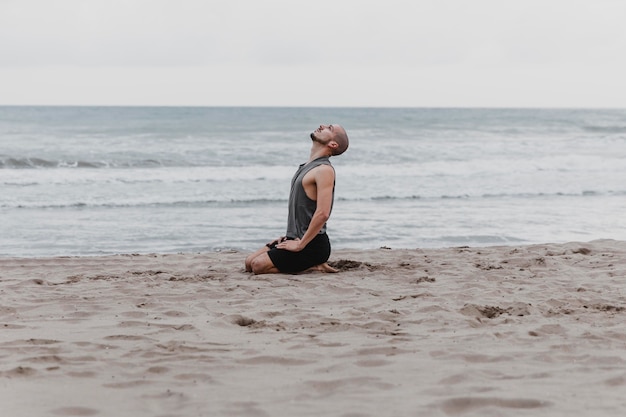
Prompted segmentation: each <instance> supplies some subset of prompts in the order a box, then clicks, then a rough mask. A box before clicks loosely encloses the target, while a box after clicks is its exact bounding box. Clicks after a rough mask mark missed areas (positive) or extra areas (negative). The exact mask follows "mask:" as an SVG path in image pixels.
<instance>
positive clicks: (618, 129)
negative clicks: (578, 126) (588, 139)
mask: <svg viewBox="0 0 626 417" xmlns="http://www.w3.org/2000/svg"><path fill="white" fill-rule="evenodd" d="M582 129H583V130H585V131H587V132H591V133H626V125H625V126H593V125H587V126H582Z"/></svg>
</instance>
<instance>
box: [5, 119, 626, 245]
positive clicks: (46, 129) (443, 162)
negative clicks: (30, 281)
mask: <svg viewBox="0 0 626 417" xmlns="http://www.w3.org/2000/svg"><path fill="white" fill-rule="evenodd" d="M326 123H339V124H342V125H343V126H344V127H345V128H346V130H347V131H348V133H349V136H350V140H351V144H350V149H349V150H348V151H347V152H346V153H345V154H344V155H342V156H340V157H335V158H332V162H333V165H334V166H335V169H336V173H337V181H336V199H335V205H334V208H333V213H332V216H331V219H330V220H329V223H328V233H329V236H330V238H331V242H332V244H333V248H335V249H337V248H355V249H369V248H379V247H390V248H418V247H448V246H465V245H469V246H485V245H510V244H528V243H544V242H567V241H589V240H593V239H600V238H610V239H621V240H626V216H625V215H624V213H626V110H601V109H440V108H437V109H428V108H404V109H387V108H386V109H375V108H245V107H241V108H238V107H228V108H203V107H190V108H185V107H0V216H1V217H0V219H1V220H0V256H24V257H32V256H56V255H98V254H113V253H152V252H160V253H172V252H203V251H218V250H228V249H235V250H242V251H249V250H254V249H256V248H258V247H260V246H261V245H263V244H264V243H266V242H267V241H269V240H272V239H274V238H276V237H278V236H281V235H282V234H284V232H285V228H286V217H287V199H288V194H289V183H290V179H291V176H292V175H293V173H294V172H295V170H296V169H297V167H298V165H299V164H301V163H303V162H306V161H307V160H308V157H309V151H310V147H311V140H310V137H309V135H310V133H311V132H312V131H313V130H314V129H316V128H317V127H318V126H319V125H320V124H326Z"/></svg>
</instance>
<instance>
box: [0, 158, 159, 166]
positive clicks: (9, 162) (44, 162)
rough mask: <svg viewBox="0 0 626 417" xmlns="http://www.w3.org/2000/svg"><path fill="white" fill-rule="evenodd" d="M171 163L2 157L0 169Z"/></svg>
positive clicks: (144, 160)
mask: <svg viewBox="0 0 626 417" xmlns="http://www.w3.org/2000/svg"><path fill="white" fill-rule="evenodd" d="M168 165H169V164H168V163H167V162H165V161H158V160H155V159H143V160H137V161H128V162H119V161H83V160H73V161H72V160H48V159H43V158H27V157H24V158H12V157H8V158H0V169H41V168H48V169H50V168H154V167H165V166H168Z"/></svg>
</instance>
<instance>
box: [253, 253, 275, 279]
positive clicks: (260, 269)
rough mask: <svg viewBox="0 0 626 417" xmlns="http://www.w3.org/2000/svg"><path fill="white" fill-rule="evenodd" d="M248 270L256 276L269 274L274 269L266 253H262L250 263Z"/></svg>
mask: <svg viewBox="0 0 626 417" xmlns="http://www.w3.org/2000/svg"><path fill="white" fill-rule="evenodd" d="M250 269H252V272H253V273H254V274H257V275H258V274H268V273H271V272H273V270H274V269H276V268H275V267H274V264H273V263H272V260H271V259H270V257H269V256H268V255H267V254H266V253H263V254H261V255H259V256H257V257H256V258H254V259H253V260H252V261H251V262H250Z"/></svg>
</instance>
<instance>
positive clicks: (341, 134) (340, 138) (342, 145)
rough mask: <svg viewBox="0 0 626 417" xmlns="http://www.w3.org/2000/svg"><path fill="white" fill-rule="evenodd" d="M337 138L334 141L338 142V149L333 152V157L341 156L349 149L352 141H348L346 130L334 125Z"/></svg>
mask: <svg viewBox="0 0 626 417" xmlns="http://www.w3.org/2000/svg"><path fill="white" fill-rule="evenodd" d="M333 127H334V133H335V137H334V138H333V140H334V141H335V142H337V145H338V146H337V148H336V149H335V150H334V151H333V156H337V155H341V154H342V153H344V152H345V151H346V149H348V146H349V145H350V141H349V140H348V134H347V133H346V129H344V128H343V127H342V126H340V125H333Z"/></svg>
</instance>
